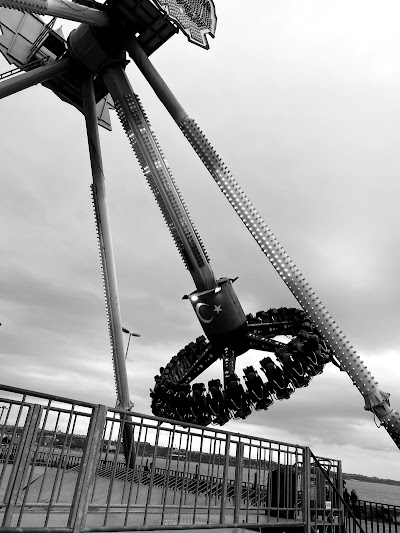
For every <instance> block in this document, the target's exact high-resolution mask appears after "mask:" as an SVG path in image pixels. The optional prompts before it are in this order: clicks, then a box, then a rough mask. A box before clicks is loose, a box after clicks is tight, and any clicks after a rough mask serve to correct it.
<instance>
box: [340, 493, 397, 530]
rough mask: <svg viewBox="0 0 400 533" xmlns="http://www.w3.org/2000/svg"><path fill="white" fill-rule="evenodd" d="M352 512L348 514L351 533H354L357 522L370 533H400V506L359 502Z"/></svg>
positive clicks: (347, 520)
mask: <svg viewBox="0 0 400 533" xmlns="http://www.w3.org/2000/svg"><path fill="white" fill-rule="evenodd" d="M351 512H352V513H351V514H350V513H349V512H348V513H346V525H347V529H348V531H349V532H353V531H354V522H355V521H356V520H357V521H358V522H359V523H360V525H361V528H362V529H363V530H364V531H368V533H400V506H397V505H388V504H384V503H376V502H369V501H366V500H358V501H357V503H356V505H355V506H353V507H352V508H351ZM352 515H353V516H352Z"/></svg>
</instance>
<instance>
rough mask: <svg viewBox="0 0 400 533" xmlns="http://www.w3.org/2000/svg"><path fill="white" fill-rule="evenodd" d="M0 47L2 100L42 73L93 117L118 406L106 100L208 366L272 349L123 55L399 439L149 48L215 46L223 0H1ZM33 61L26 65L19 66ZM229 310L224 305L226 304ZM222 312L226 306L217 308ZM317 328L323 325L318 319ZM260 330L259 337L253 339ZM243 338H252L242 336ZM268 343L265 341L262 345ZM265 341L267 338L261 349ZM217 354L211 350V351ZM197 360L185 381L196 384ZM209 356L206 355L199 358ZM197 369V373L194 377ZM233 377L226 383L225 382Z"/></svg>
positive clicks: (384, 398) (369, 382) (122, 372)
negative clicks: (166, 150) (170, 248)
mask: <svg viewBox="0 0 400 533" xmlns="http://www.w3.org/2000/svg"><path fill="white" fill-rule="evenodd" d="M0 6H3V7H4V8H8V9H1V10H0V28H1V35H0V51H1V52H2V54H3V55H4V57H5V58H6V59H7V61H9V63H11V64H13V65H15V68H14V69H13V70H11V71H9V72H8V73H5V74H4V75H2V76H0V80H2V81H1V82H0V98H4V97H6V96H9V95H11V94H13V93H16V92H18V91H21V90H23V89H26V88H28V87H30V86H32V85H35V84H38V83H42V84H43V85H44V86H46V87H48V88H50V89H51V90H53V91H54V92H55V93H56V94H57V95H58V96H59V97H60V98H62V99H63V100H65V101H66V102H68V103H70V104H72V105H74V106H75V107H77V108H78V109H79V110H81V111H82V112H83V113H84V115H85V119H86V126H87V134H88V142H89V152H90V158H91V165H92V175H93V185H92V190H93V201H94V209H95V216H96V221H97V228H98V234H99V245H100V253H101V262H102V267H103V272H104V285H105V293H106V301H107V309H108V317H109V327H110V339H111V346H112V354H113V361H114V367H115V379H116V387H117V397H118V406H119V407H121V408H122V409H129V408H130V407H131V405H132V404H131V401H130V397H129V387H128V381H127V375H126V368H125V357H124V349H123V339H122V326H121V318H120V310H119V302H118V289H117V280H116V275H115V266H114V258H113V252H112V242H111V232H110V227H109V222H108V212H107V203H106V197H105V179H104V175H103V170H102V168H103V167H102V160H101V151H100V144H99V138H98V130H97V124H100V125H102V126H104V127H107V128H109V129H110V119H109V109H110V107H112V106H115V108H116V110H117V113H118V115H119V117H120V119H121V122H122V124H123V126H124V129H125V131H126V133H127V135H128V137H129V140H130V142H131V144H132V147H133V149H134V151H135V153H136V155H137V158H138V160H139V163H140V165H141V167H142V169H143V172H144V174H145V177H146V179H147V181H148V183H149V185H150V187H151V189H152V191H153V193H154V195H155V197H156V200H157V202H158V204H159V207H160V209H161V211H162V213H163V216H164V218H165V221H166V223H167V225H168V227H169V229H170V231H171V234H172V236H173V238H174V241H175V243H176V245H177V247H178V250H179V252H180V254H181V256H182V258H183V260H184V262H185V264H186V267H187V268H188V270H189V272H190V273H191V275H192V277H193V281H194V283H195V287H196V288H195V291H194V292H192V293H191V294H190V295H189V296H188V298H189V299H190V301H191V303H192V305H193V307H194V309H195V312H196V314H197V317H198V318H199V320H200V322H201V325H202V327H203V329H204V331H205V333H206V335H207V337H208V339H209V344H208V345H207V346H206V348H205V351H204V353H202V354H201V357H202V358H203V362H204V364H205V365H207V364H211V363H212V362H213V361H214V360H215V358H216V357H219V356H221V357H222V359H223V361H224V374H225V378H228V377H229V376H231V375H233V374H234V367H235V359H236V356H237V355H241V354H242V353H244V352H245V351H246V350H247V349H248V347H249V346H248V344H246V343H248V342H249V340H251V341H252V343H253V344H252V346H251V347H257V346H256V345H257V342H258V343H259V349H266V348H265V346H264V344H265V343H266V345H268V342H267V341H268V339H267V338H270V337H272V336H273V333H275V334H276V332H274V331H273V329H272V330H271V324H268V325H266V324H263V325H262V327H264V326H265V327H266V329H267V331H268V332H269V334H268V335H266V336H264V337H263V333H262V327H261V326H260V325H258V328H253V330H256V332H255V333H254V332H253V333H252V332H251V324H250V323H249V320H248V319H247V318H246V316H245V314H244V312H243V310H242V308H241V306H240V303H239V301H238V300H237V297H236V295H235V293H234V291H233V287H232V280H229V279H227V278H220V279H217V278H216V277H215V276H214V274H213V271H212V269H211V266H210V263H209V260H208V256H207V253H206V251H205V248H204V246H203V243H202V242H201V240H200V238H199V235H198V232H197V230H196V229H195V227H194V225H193V223H192V221H191V219H190V215H189V212H188V210H187V208H186V206H185V204H184V202H183V200H182V197H181V194H180V193H179V191H178V189H177V187H176V185H175V182H174V179H173V177H172V175H171V172H170V169H169V168H168V166H167V164H166V163H165V159H164V156H163V154H162V152H161V149H160V147H159V145H158V142H157V140H156V138H155V136H154V134H153V132H152V130H151V128H150V124H149V122H148V119H147V117H146V114H145V112H144V110H143V108H142V106H141V104H140V102H139V100H138V97H137V96H136V95H135V94H134V92H133V90H132V87H131V85H130V83H129V80H128V79H127V76H126V74H125V70H124V67H125V56H126V53H128V54H129V56H130V57H131V58H132V59H133V60H134V62H135V63H136V65H137V66H138V67H139V69H140V70H141V72H142V73H143V75H144V76H145V78H146V79H147V81H148V82H149V84H150V85H151V87H152V88H153V89H154V91H155V92H156V94H157V96H158V97H159V99H160V100H161V102H162V103H163V104H164V106H165V107H166V109H167V110H168V112H169V113H170V115H171V117H172V118H173V120H174V121H175V122H176V123H177V125H178V126H179V128H180V129H181V131H182V133H183V134H184V135H185V137H186V138H187V140H188V141H189V143H190V144H191V145H192V147H193V148H194V150H195V151H196V153H197V154H198V156H199V157H200V159H201V160H202V162H203V163H204V165H205V166H206V168H207V169H208V171H209V173H210V174H211V176H212V177H213V179H214V180H215V182H216V184H217V185H218V187H219V189H220V190H221V192H222V193H223V194H224V196H225V197H226V198H227V200H228V201H229V203H230V204H231V205H232V207H233V209H234V211H235V212H236V214H237V215H238V216H239V217H240V219H241V220H242V222H243V224H244V225H245V226H246V228H247V229H248V230H249V232H250V234H251V235H252V237H253V238H254V239H255V241H256V242H257V244H258V245H259V247H260V248H261V250H262V251H263V253H264V254H265V256H266V257H267V259H268V260H269V261H270V262H271V264H272V265H273V267H274V268H275V270H276V271H277V272H278V274H279V276H280V277H281V279H282V280H283V282H284V283H285V284H286V286H287V287H288V288H289V290H290V291H291V293H292V294H293V295H294V297H295V298H296V300H297V301H298V303H299V305H300V306H301V308H302V309H303V310H304V312H305V313H306V314H307V315H308V317H309V318H310V319H311V321H312V323H313V324H314V325H315V327H316V329H317V331H318V335H319V339H320V344H321V345H323V346H324V347H325V348H326V353H327V354H328V356H329V357H330V358H335V359H336V360H337V361H338V362H339V364H340V366H341V368H342V369H344V370H345V371H346V372H347V374H348V375H349V376H350V378H351V380H352V382H353V383H354V385H355V386H356V387H357V389H358V390H359V391H360V393H361V394H362V396H363V398H364V400H365V409H367V410H369V411H371V412H373V413H374V415H375V416H377V418H378V419H379V420H380V422H381V425H382V426H384V427H385V429H386V430H387V431H388V433H389V434H390V436H391V437H392V439H393V440H394V442H395V443H396V445H397V446H398V447H400V416H399V413H398V412H397V411H395V410H394V409H393V408H392V407H391V406H390V403H389V394H387V393H385V392H382V391H381V390H380V389H379V387H378V383H377V382H376V381H375V378H374V377H373V376H372V375H371V373H370V371H369V370H368V369H367V367H366V366H365V364H364V363H363V361H361V359H360V356H359V355H358V354H357V353H356V351H355V349H354V347H353V346H352V345H351V344H350V341H349V340H348V339H347V338H346V336H345V335H344V333H343V332H342V331H341V330H340V328H339V327H338V325H337V324H336V323H335V321H334V319H333V318H332V316H331V315H330V313H329V312H328V311H327V310H326V308H325V307H324V305H323V304H322V302H321V300H320V299H319V298H318V296H317V295H316V294H315V292H314V291H313V289H312V287H311V286H310V285H309V283H308V282H307V281H306V279H305V278H304V276H303V275H302V274H301V272H300V271H299V270H298V268H297V267H296V265H295V264H294V263H293V261H292V260H291V259H290V257H289V256H288V254H287V253H286V251H285V250H284V249H283V247H282V246H281V244H280V243H279V241H278V239H277V238H276V237H275V235H274V234H273V233H272V231H271V230H270V229H269V227H268V226H267V224H266V223H265V222H264V221H263V220H262V218H261V216H260V214H259V213H258V212H257V211H256V209H255V207H254V206H253V205H252V203H251V202H250V200H249V199H248V197H247V196H246V194H245V193H244V191H243V190H242V188H241V187H240V186H239V185H238V183H237V182H236V180H235V179H234V178H233V176H232V174H231V173H230V171H229V170H228V169H227V167H226V165H225V164H224V163H223V161H222V160H221V158H220V157H219V156H218V154H217V153H216V152H215V150H214V149H213V147H212V146H211V145H210V143H209V142H208V140H207V138H206V137H205V136H204V134H203V133H202V131H201V130H200V128H199V127H198V125H197V124H196V122H195V121H194V120H193V119H192V118H190V116H189V115H188V113H187V112H186V111H185V110H184V109H183V108H182V106H181V105H180V103H179V102H178V100H177V99H176V97H175V96H174V95H173V94H172V92H171V90H170V89H169V88H168V86H167V85H166V84H165V82H164V81H163V79H162V78H161V77H160V75H159V74H158V72H157V71H156V69H155V68H154V66H153V65H152V63H151V62H150V60H149V56H150V55H151V54H152V53H153V52H154V51H155V50H157V48H159V47H160V46H161V45H162V44H163V43H165V42H166V41H167V40H168V39H169V38H170V37H171V36H173V35H174V34H175V33H177V32H178V30H179V29H181V30H182V31H183V32H184V33H186V35H187V36H188V38H189V40H191V41H192V42H195V43H196V44H198V45H200V46H203V47H204V48H207V47H208V44H207V35H208V34H210V35H212V36H214V32H215V27H216V16H215V8H214V5H213V2H212V1H211V0H192V1H188V0H186V1H183V0H157V1H156V0H154V1H151V0H141V1H140V2H136V3H133V2H129V0H112V1H111V0H110V1H109V2H108V3H107V4H104V5H102V4H98V3H96V2H95V1H92V0H81V1H80V2H70V1H68V0H63V1H62V2H60V1H59V0H0ZM37 15H50V16H52V17H62V18H66V19H69V20H74V21H78V22H80V23H81V24H80V25H79V27H78V28H77V29H76V30H75V31H73V32H72V33H71V35H70V36H69V38H68V41H65V39H64V38H63V36H62V35H61V34H60V33H58V32H56V31H54V29H53V25H54V21H52V22H51V23H49V24H47V25H46V24H45V23H44V22H43V21H42V19H41V18H40V17H39V16H37ZM21 71H25V72H24V73H20V72H21ZM212 305H214V306H215V307H214V309H215V313H216V315H218V317H219V319H220V320H219V322H218V321H217V320H216V319H215V320H214V317H211V316H208V315H207V317H206V316H205V314H203V311H205V307H204V306H206V308H209V307H210V306H212ZM222 310H223V313H222V312H221V311H222ZM220 312H221V313H220ZM313 327H314V326H313ZM257 335H258V339H257V338H256V337H257ZM243 343H244V344H243ZM263 343H264V344H263ZM263 346H264V347H263ZM211 353H212V355H210V354H211ZM195 366H196V362H195V363H194V364H193V365H192V367H191V368H189V369H188V371H187V372H186V373H185V372H184V373H183V374H182V375H181V376H180V377H179V379H178V381H179V380H180V382H182V383H188V382H189V381H191V379H192V378H193V376H194V375H197V374H199V373H200V372H199V371H200V370H203V369H204V365H203V366H202V368H198V367H199V365H198V364H197V367H196V371H195V372H192V374H191V371H192V370H193V368H194V367H195ZM200 366H201V365H200ZM189 378H190V379H189ZM227 384H228V381H226V383H225V386H227Z"/></svg>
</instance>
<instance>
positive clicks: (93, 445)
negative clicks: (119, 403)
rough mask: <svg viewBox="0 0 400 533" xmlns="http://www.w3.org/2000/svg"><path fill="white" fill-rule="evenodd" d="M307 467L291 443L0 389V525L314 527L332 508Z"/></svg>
mask: <svg viewBox="0 0 400 533" xmlns="http://www.w3.org/2000/svg"><path fill="white" fill-rule="evenodd" d="M323 461H325V460H323ZM329 464H330V465H331V466H330V473H329V478H330V479H331V482H332V483H333V484H334V486H335V487H340V486H341V478H340V463H339V462H338V461H333V460H329ZM316 472H317V467H316V466H315V465H313V464H311V462H310V458H309V450H308V449H307V448H304V447H301V446H297V445H292V444H287V443H282V442H277V441H272V440H268V439H262V438H258V437H251V436H246V435H240V434H235V433H229V432H227V431H223V430H220V429H211V428H205V427H200V426H191V425H188V424H183V423H180V425H178V424H176V423H175V422H173V421H170V420H165V419H159V418H155V417H150V416H144V415H140V414H137V413H130V412H127V411H121V410H118V409H111V408H106V407H105V406H101V405H94V404H89V403H86V402H78V401H75V400H70V399H64V398H60V397H57V396H50V395H45V394H39V393H35V392H32V391H25V390H21V389H15V388H12V387H6V386H0V502H2V503H0V524H1V527H0V531H1V529H2V528H3V529H4V530H7V531H12V530H13V528H19V530H23V529H24V528H28V527H30V528H32V527H33V526H35V527H38V528H46V530H47V531H51V530H53V529H54V531H55V530H57V531H71V532H72V531H74V532H77V531H81V530H85V531H90V530H93V531H94V530H95V531H111V530H113V528H114V529H115V530H116V529H117V528H119V529H118V530H121V528H122V529H124V528H125V529H128V528H129V529H130V530H135V529H136V530H143V529H146V530H152V529H153V530H156V529H157V530H160V529H182V528H188V529H190V528H194V527H196V528H210V527H215V528H220V527H234V528H235V527H243V524H247V525H248V526H256V527H263V526H265V525H271V524H275V525H282V526H285V524H286V525H290V526H294V525H298V526H304V524H305V523H306V522H307V520H308V519H309V518H310V517H311V512H312V509H313V506H314V511H315V513H314V514H315V516H314V517H313V519H314V522H315V523H316V524H317V525H318V524H320V523H323V522H324V516H325V511H326V509H327V506H328V505H329V506H330V508H331V510H332V515H333V516H336V517H339V516H340V509H339V508H340V505H339V502H338V501H336V500H335V499H334V498H333V497H332V498H331V500H329V499H328V498H330V496H329V494H328V493H327V490H326V480H325V479H323V478H322V477H321V476H319V475H318V474H317V473H316ZM310 487H311V488H310ZM311 489H312V490H311ZM336 505H339V507H338V508H337V509H336V507H335V506H336ZM321 509H323V512H322V513H321V512H320V510H321ZM335 513H336V514H335ZM331 523H332V524H333V525H337V524H338V521H337V520H336V518H335V520H332V521H331ZM57 528H58V529H57Z"/></svg>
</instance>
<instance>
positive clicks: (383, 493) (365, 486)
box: [346, 479, 400, 507]
mask: <svg viewBox="0 0 400 533" xmlns="http://www.w3.org/2000/svg"><path fill="white" fill-rule="evenodd" d="M346 487H347V490H348V491H349V492H351V490H352V489H354V490H355V491H356V493H357V496H358V499H359V500H366V501H368V502H376V503H385V504H388V505H398V506H399V507H400V485H385V484H384V483H371V482H369V481H356V480H354V479H346Z"/></svg>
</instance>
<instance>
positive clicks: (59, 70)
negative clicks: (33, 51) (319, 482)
mask: <svg viewBox="0 0 400 533" xmlns="http://www.w3.org/2000/svg"><path fill="white" fill-rule="evenodd" d="M0 1H1V0H0ZM71 67H72V62H71V60H70V59H68V58H67V57H64V58H62V59H58V60H57V61H53V62H52V63H47V64H46V65H43V66H42V67H38V68H35V69H34V70H30V71H29V72H24V73H23V74H19V75H18V76H15V77H13V78H11V79H8V80H5V81H2V82H1V83H0V100H1V99H2V98H5V97H6V96H10V95H12V94H15V93H18V92H20V91H23V90H24V89H28V88H29V87H32V86H33V85H38V84H39V83H44V82H45V81H47V80H50V79H51V78H54V77H55V76H59V75H60V74H64V72H67V70H69V69H70V68H71Z"/></svg>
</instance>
